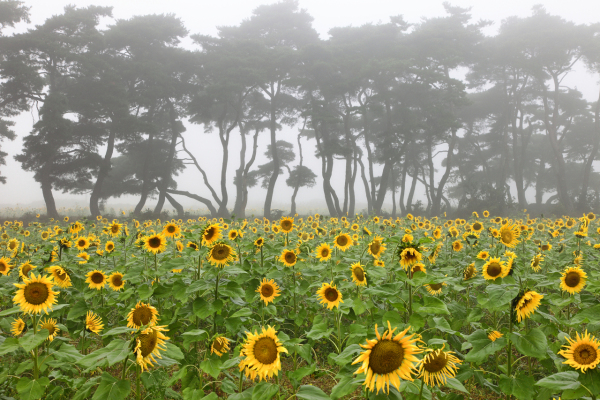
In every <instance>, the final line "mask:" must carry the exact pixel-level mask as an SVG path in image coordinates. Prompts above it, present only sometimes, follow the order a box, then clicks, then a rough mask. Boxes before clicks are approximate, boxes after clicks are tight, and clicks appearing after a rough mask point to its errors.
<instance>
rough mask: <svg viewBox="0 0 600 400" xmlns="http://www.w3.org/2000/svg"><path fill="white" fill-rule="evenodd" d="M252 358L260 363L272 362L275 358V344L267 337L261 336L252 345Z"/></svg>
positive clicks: (267, 363)
mask: <svg viewBox="0 0 600 400" xmlns="http://www.w3.org/2000/svg"><path fill="white" fill-rule="evenodd" d="M254 358H256V359H257V360H258V361H260V362H261V363H262V364H266V365H269V364H273V362H274V361H275V360H276V359H277V344H276V343H275V341H274V340H273V339H271V338H269V337H263V338H260V339H258V340H257V341H256V344H255V345H254Z"/></svg>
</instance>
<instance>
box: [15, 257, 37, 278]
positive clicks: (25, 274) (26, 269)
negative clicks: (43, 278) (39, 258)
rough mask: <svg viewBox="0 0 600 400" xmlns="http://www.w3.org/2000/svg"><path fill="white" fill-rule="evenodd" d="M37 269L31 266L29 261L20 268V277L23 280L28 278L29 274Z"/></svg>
mask: <svg viewBox="0 0 600 400" xmlns="http://www.w3.org/2000/svg"><path fill="white" fill-rule="evenodd" d="M35 268H36V266H35V265H31V261H30V260H27V261H25V262H24V263H23V264H21V265H20V266H19V276H20V277H21V278H26V277H28V276H29V273H30V272H31V271H32V270H33V269H35Z"/></svg>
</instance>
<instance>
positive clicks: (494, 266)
mask: <svg viewBox="0 0 600 400" xmlns="http://www.w3.org/2000/svg"><path fill="white" fill-rule="evenodd" d="M487 273H488V275H489V276H492V277H496V276H499V275H500V274H501V273H502V266H501V265H500V263H498V262H496V261H494V262H492V263H490V265H488V268H487Z"/></svg>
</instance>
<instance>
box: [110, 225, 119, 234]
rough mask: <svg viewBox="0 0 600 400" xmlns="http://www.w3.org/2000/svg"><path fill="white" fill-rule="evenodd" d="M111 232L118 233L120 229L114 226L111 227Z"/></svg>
mask: <svg viewBox="0 0 600 400" xmlns="http://www.w3.org/2000/svg"><path fill="white" fill-rule="evenodd" d="M110 231H111V232H112V233H117V232H119V227H118V226H117V225H113V226H111V227H110Z"/></svg>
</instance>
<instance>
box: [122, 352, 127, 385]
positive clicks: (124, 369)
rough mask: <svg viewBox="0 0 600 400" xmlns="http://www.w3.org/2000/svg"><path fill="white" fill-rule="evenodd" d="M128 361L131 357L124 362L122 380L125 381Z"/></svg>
mask: <svg viewBox="0 0 600 400" xmlns="http://www.w3.org/2000/svg"><path fill="white" fill-rule="evenodd" d="M127 361H129V355H127V357H126V358H125V360H124V361H123V373H122V374H121V380H122V381H123V380H125V375H127Z"/></svg>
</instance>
